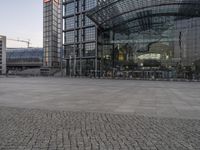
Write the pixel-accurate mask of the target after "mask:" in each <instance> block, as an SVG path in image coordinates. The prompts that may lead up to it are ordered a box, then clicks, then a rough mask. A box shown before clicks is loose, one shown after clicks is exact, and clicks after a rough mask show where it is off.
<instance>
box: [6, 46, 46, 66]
mask: <svg viewBox="0 0 200 150" xmlns="http://www.w3.org/2000/svg"><path fill="white" fill-rule="evenodd" d="M6 61H7V68H8V70H24V69H30V68H40V67H41V66H42V64H43V48H7V51H6Z"/></svg>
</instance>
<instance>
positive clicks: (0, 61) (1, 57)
mask: <svg viewBox="0 0 200 150" xmlns="http://www.w3.org/2000/svg"><path fill="white" fill-rule="evenodd" d="M1 74H6V37H5V36H1V35H0V75H1Z"/></svg>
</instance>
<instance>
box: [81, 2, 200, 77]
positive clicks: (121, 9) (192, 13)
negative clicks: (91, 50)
mask: <svg viewBox="0 0 200 150" xmlns="http://www.w3.org/2000/svg"><path fill="white" fill-rule="evenodd" d="M87 16H88V17H89V18H90V19H91V20H93V21H94V22H95V23H96V24H97V25H98V40H97V41H98V42H97V43H98V51H97V55H98V56H99V57H100V58H101V60H100V62H101V63H100V72H101V74H100V75H101V76H110V77H127V78H188V79H191V78H198V77H199V74H200V1H199V0H148V1H147V0H139V1H138V0H106V1H103V0H99V1H98V4H97V7H95V8H94V9H91V10H90V11H89V12H88V13H87ZM87 32H89V31H87ZM92 38H93V35H92V34H90V35H89V34H88V35H87V36H86V37H85V39H92ZM90 47H92V46H90Z"/></svg>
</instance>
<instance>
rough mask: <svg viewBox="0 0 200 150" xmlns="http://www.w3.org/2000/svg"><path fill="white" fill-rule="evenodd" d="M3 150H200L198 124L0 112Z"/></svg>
mask: <svg viewBox="0 0 200 150" xmlns="http://www.w3.org/2000/svg"><path fill="white" fill-rule="evenodd" d="M0 149H1V150H12V149H17V150H64V149H65V150H118V149H121V150H200V120H195V119H177V118H159V117H157V118H155V117H147V116H140V115H137V114H114V113H113V114H112V113H98V112H69V111H53V110H40V109H23V108H11V107H0Z"/></svg>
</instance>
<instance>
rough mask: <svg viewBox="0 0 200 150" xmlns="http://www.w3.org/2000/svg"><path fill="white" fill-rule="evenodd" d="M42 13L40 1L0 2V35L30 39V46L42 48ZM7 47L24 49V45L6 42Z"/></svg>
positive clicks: (8, 0)
mask: <svg viewBox="0 0 200 150" xmlns="http://www.w3.org/2000/svg"><path fill="white" fill-rule="evenodd" d="M42 13H43V4H42V0H1V4H0V35H5V36H7V38H12V39H18V38H19V39H22V40H27V39H30V40H31V45H30V46H32V47H42V38H43V35H42V31H43V25H42V24H43V23H42V21H43V14H42ZM7 47H26V44H25V43H20V42H12V41H7Z"/></svg>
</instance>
